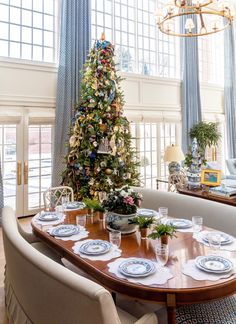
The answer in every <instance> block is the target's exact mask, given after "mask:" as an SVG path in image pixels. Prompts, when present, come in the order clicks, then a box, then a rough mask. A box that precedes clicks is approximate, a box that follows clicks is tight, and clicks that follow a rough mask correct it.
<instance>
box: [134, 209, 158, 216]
mask: <svg viewBox="0 0 236 324" xmlns="http://www.w3.org/2000/svg"><path fill="white" fill-rule="evenodd" d="M137 215H138V216H145V217H157V216H159V213H158V212H157V211H156V210H153V209H147V208H140V209H138V210H137Z"/></svg>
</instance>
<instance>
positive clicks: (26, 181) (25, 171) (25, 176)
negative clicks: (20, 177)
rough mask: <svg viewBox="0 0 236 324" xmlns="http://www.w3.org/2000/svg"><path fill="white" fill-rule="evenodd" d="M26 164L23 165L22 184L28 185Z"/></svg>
mask: <svg viewBox="0 0 236 324" xmlns="http://www.w3.org/2000/svg"><path fill="white" fill-rule="evenodd" d="M28 171H29V170H28V162H25V163H24V184H25V185H27V184H28Z"/></svg>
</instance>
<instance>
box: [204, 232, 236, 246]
mask: <svg viewBox="0 0 236 324" xmlns="http://www.w3.org/2000/svg"><path fill="white" fill-rule="evenodd" d="M214 234H217V235H220V238H221V245H227V244H230V243H232V241H233V238H232V236H230V235H228V234H226V233H223V232H210V233H206V234H204V235H203V236H202V239H203V241H205V242H206V243H209V235H214Z"/></svg>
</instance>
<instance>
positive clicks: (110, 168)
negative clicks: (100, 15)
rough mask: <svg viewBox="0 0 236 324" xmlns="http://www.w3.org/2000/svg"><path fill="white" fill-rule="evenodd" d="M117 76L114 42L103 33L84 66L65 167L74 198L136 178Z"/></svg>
mask: <svg viewBox="0 0 236 324" xmlns="http://www.w3.org/2000/svg"><path fill="white" fill-rule="evenodd" d="M121 80H122V79H121V77H119V76H117V73H116V65H115V61H114V46H113V45H112V44H111V43H110V42H108V41H106V40H105V38H104V36H103V37H102V39H101V40H97V41H96V42H95V44H94V47H93V48H92V49H91V51H90V53H89V55H88V60H87V62H86V63H85V66H84V71H83V79H82V82H81V95H80V100H79V102H78V104H77V105H76V107H75V114H74V118H73V120H72V126H71V135H70V139H69V143H68V145H69V153H68V155H67V157H66V163H67V166H66V169H65V171H64V172H63V184H66V185H68V186H70V187H72V188H73V190H74V193H75V198H76V199H82V198H84V197H89V198H94V197H95V198H98V199H99V198H101V197H102V196H103V195H106V193H109V192H110V191H111V190H112V189H114V188H120V187H122V186H123V185H138V183H139V181H138V172H137V165H138V164H137V161H136V157H135V151H134V149H133V148H132V146H131V133H130V125H129V122H128V120H127V118H126V117H124V116H123V105H124V96H123V92H122V90H121V87H120V82H121ZM100 200H101V199H100Z"/></svg>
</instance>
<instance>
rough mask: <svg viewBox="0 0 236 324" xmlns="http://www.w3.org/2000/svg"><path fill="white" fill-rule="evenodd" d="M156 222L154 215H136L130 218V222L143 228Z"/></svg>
mask: <svg viewBox="0 0 236 324" xmlns="http://www.w3.org/2000/svg"><path fill="white" fill-rule="evenodd" d="M154 222H155V219H154V217H153V216H151V217H146V216H141V215H140V216H136V217H134V218H133V219H130V220H129V223H130V224H136V225H138V226H139V229H141V228H149V227H150V226H151V225H152V224H153V223H154Z"/></svg>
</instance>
